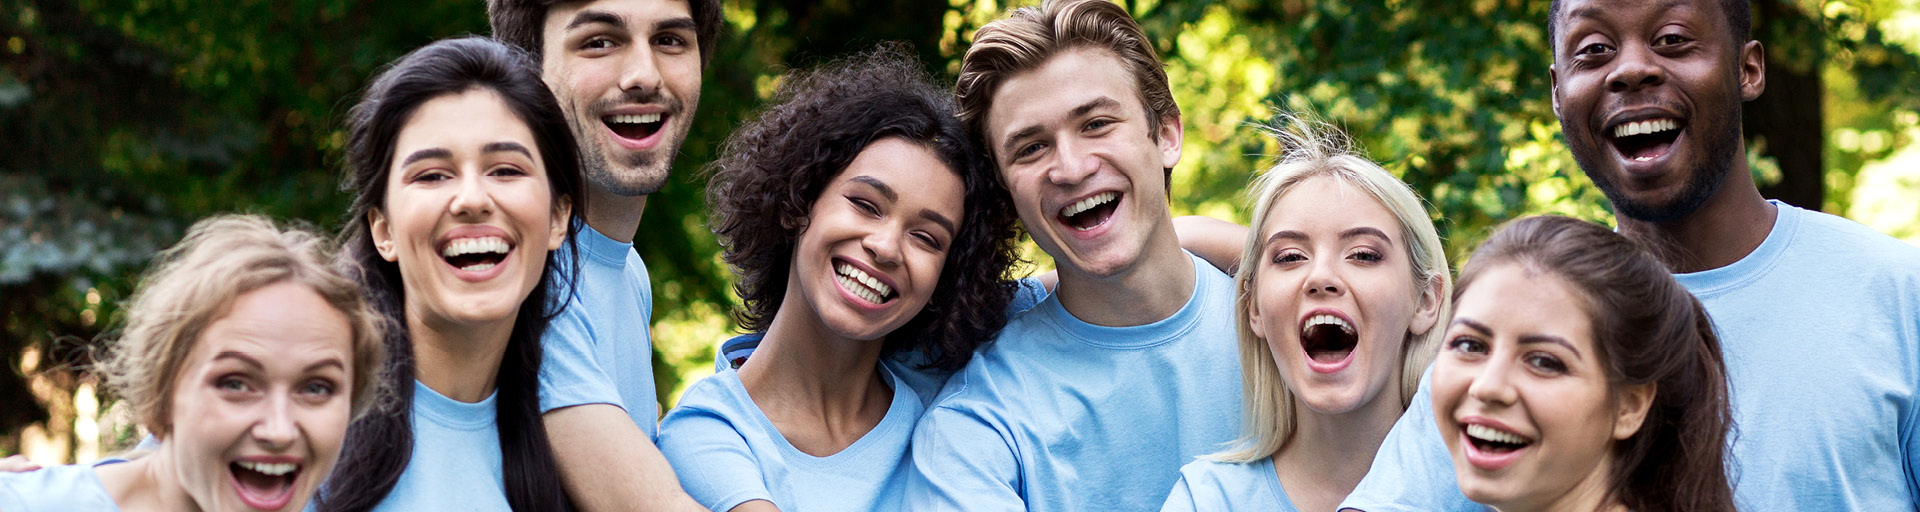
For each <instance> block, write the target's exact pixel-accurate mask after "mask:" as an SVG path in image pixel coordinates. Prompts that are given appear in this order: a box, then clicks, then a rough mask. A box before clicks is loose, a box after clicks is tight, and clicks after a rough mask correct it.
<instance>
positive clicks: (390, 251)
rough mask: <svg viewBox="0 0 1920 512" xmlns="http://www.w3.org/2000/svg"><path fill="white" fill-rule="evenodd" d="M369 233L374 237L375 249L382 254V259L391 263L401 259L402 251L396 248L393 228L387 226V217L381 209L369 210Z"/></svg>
mask: <svg viewBox="0 0 1920 512" xmlns="http://www.w3.org/2000/svg"><path fill="white" fill-rule="evenodd" d="M367 231H369V233H368V234H369V235H372V236H373V249H374V250H375V251H378V252H379V253H380V259H383V260H387V262H389V263H391V262H394V261H398V260H399V259H400V251H399V250H398V249H395V248H394V242H393V226H392V225H390V224H387V215H386V214H384V213H381V212H380V209H379V208H374V209H371V210H367Z"/></svg>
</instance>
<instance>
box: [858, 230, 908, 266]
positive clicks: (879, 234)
mask: <svg viewBox="0 0 1920 512" xmlns="http://www.w3.org/2000/svg"><path fill="white" fill-rule="evenodd" d="M901 238H903V236H902V234H901V230H900V229H896V228H895V227H894V226H891V225H889V226H886V227H884V228H882V229H876V230H874V231H873V232H872V233H868V234H867V236H866V237H864V238H861V239H860V245H861V246H862V247H865V248H866V250H867V254H871V255H873V262H874V263H876V264H881V265H892V264H896V263H899V262H900V250H901V248H900V243H901Z"/></svg>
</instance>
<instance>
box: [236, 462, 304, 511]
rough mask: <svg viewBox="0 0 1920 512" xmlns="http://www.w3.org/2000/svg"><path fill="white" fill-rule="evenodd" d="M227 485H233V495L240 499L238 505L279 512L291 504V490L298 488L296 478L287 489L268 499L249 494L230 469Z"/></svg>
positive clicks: (298, 482) (297, 478) (297, 479)
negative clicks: (278, 511) (277, 511)
mask: <svg viewBox="0 0 1920 512" xmlns="http://www.w3.org/2000/svg"><path fill="white" fill-rule="evenodd" d="M227 483H228V484H231V485H233V493H234V495H237V496H239V497H240V503H242V504H245V505H246V506H248V507H252V508H253V509H254V510H280V509H283V508H287V505H288V504H291V503H293V490H294V489H295V488H297V487H299V484H300V481H299V477H298V476H296V477H295V479H294V482H293V485H288V486H287V489H286V490H284V491H280V494H278V495H275V496H268V497H260V496H254V495H252V494H249V493H248V492H247V490H246V488H244V487H241V486H240V477H238V476H234V475H233V470H231V469H229V470H227Z"/></svg>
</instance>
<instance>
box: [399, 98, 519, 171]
mask: <svg viewBox="0 0 1920 512" xmlns="http://www.w3.org/2000/svg"><path fill="white" fill-rule="evenodd" d="M502 141H513V142H520V143H521V144H522V145H525V146H526V147H527V148H528V149H533V148H534V147H535V146H534V145H533V143H534V141H533V130H532V129H530V128H528V127H527V123H526V122H525V121H522V120H521V119H520V116H518V115H516V114H514V113H513V111H512V110H510V109H508V108H507V104H506V100H505V99H504V98H501V97H500V94H499V93H497V92H494V91H493V90H492V89H485V88H480V89H469V90H467V91H465V92H461V93H459V94H448V95H442V96H439V97H436V98H433V99H431V100H427V102H426V103H422V104H420V107H419V108H417V109H415V110H414V112H413V115H412V116H410V117H408V118H407V121H406V124H404V125H402V126H401V127H400V134H399V135H398V136H397V137H395V138H394V162H395V163H398V162H400V161H401V159H403V158H405V157H406V155H407V153H408V152H409V151H411V150H414V149H422V148H429V147H438V148H443V149H448V150H454V151H455V152H456V153H458V152H459V151H460V150H462V149H473V148H478V147H481V146H484V145H486V144H489V143H493V142H502ZM535 157H536V158H538V155H536V156H535Z"/></svg>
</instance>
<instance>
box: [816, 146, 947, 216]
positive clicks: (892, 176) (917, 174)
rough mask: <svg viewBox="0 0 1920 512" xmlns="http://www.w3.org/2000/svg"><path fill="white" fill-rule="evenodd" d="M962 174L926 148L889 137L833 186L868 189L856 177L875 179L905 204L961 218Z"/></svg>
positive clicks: (855, 161) (855, 159)
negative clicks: (909, 203) (921, 205)
mask: <svg viewBox="0 0 1920 512" xmlns="http://www.w3.org/2000/svg"><path fill="white" fill-rule="evenodd" d="M958 172H959V171H956V170H954V169H953V168H951V167H948V166H947V164H946V163H945V162H942V161H940V158H939V157H938V156H935V155H934V154H933V151H932V150H930V149H927V147H926V146H922V145H920V144H918V143H914V142H908V141H906V140H904V139H900V138H897V137H888V138H884V139H880V140H877V141H874V142H873V143H872V144H868V145H867V147H866V149H862V150H860V154H858V155H855V156H854V157H853V162H851V163H849V164H847V168H846V169H845V170H843V171H841V172H840V174H839V175H838V176H835V177H834V180H833V183H834V185H833V186H840V187H846V186H853V187H867V186H870V185H866V184H862V183H863V182H864V180H861V181H856V180H855V178H858V177H863V176H864V177H868V178H872V179H874V180H878V181H879V182H880V183H882V184H884V185H885V186H886V187H888V188H889V189H891V190H892V191H893V192H894V193H896V194H898V196H899V198H900V199H899V200H900V201H901V202H913V203H918V204H923V205H926V206H927V207H928V208H932V209H935V210H941V211H943V212H944V213H947V214H948V216H949V217H950V218H958V213H959V211H960V209H961V203H962V202H964V201H965V199H964V196H965V191H964V190H962V189H963V188H964V185H963V184H962V183H961V182H960V175H959V173H958Z"/></svg>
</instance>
